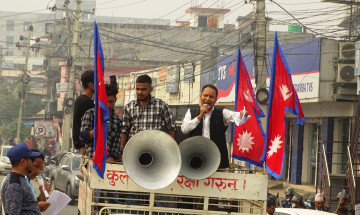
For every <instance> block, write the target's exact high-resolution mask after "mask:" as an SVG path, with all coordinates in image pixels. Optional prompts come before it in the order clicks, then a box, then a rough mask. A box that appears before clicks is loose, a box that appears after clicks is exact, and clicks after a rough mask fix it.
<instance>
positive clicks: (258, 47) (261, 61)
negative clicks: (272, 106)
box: [254, 0, 266, 91]
mask: <svg viewBox="0 0 360 215" xmlns="http://www.w3.org/2000/svg"><path fill="white" fill-rule="evenodd" d="M255 35H256V36H255V58H254V63H255V83H256V90H257V91H258V90H259V89H261V88H266V61H265V55H266V18H265V0H256V33H255Z"/></svg>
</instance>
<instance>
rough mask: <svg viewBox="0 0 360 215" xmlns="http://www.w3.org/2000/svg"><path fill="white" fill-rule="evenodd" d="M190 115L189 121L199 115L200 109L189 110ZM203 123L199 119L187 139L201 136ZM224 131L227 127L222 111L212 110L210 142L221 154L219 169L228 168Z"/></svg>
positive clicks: (218, 109)
mask: <svg viewBox="0 0 360 215" xmlns="http://www.w3.org/2000/svg"><path fill="white" fill-rule="evenodd" d="M190 113H191V119H194V118H195V117H196V116H198V115H199V114H200V109H199V108H196V109H190ZM203 121H204V120H203V119H201V120H200V123H199V124H198V125H197V126H196V128H195V129H194V130H192V131H190V133H189V137H193V136H202V131H203ZM226 129H227V126H225V125H224V116H223V109H222V108H221V109H220V108H214V111H213V112H212V114H211V117H210V140H212V141H213V142H214V143H215V144H216V145H217V147H218V148H219V151H220V154H221V162H220V166H219V168H228V167H229V158H228V150H227V146H226V137H225V131H226Z"/></svg>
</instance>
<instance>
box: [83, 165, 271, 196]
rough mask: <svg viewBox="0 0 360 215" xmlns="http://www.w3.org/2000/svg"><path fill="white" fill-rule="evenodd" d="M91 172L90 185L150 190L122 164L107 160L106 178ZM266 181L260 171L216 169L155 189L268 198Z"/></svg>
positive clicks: (109, 188) (193, 193) (104, 187)
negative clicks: (196, 178)
mask: <svg viewBox="0 0 360 215" xmlns="http://www.w3.org/2000/svg"><path fill="white" fill-rule="evenodd" d="M91 171H94V169H91ZM90 175H91V180H90V188H100V189H108V190H123V191H125V190H126V191H137V192H151V190H147V189H144V188H142V187H140V186H138V185H136V184H135V183H134V182H133V181H132V180H131V179H130V177H129V176H128V175H127V173H126V171H125V170H124V167H123V166H122V165H119V164H110V163H107V164H106V170H105V174H104V179H101V178H100V177H99V176H98V175H97V174H96V173H95V171H94V172H91V173H90ZM267 184H268V179H267V176H266V175H260V174H256V175H255V174H235V173H226V172H216V173H215V174H213V175H212V176H210V177H208V178H206V179H201V180H193V179H189V178H186V177H185V176H183V175H181V174H179V176H178V177H177V179H175V181H174V182H173V183H172V184H170V185H169V186H167V187H165V188H163V189H159V190H156V193H164V194H166V193H172V194H174V193H177V194H182V195H194V196H196V195H206V196H209V197H219V198H230V199H231V198H235V199H247V200H266V199H267Z"/></svg>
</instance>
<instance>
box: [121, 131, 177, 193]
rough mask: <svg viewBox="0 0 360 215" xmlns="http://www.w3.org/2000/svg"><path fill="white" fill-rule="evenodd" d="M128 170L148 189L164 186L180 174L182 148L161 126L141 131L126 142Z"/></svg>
mask: <svg viewBox="0 0 360 215" xmlns="http://www.w3.org/2000/svg"><path fill="white" fill-rule="evenodd" d="M123 165H124V168H125V171H126V173H127V174H128V175H129V177H130V178H131V180H133V181H134V182H135V183H136V184H137V185H139V186H141V187H143V188H145V189H151V190H155V189H161V188H164V187H166V186H168V185H170V184H171V183H172V182H173V181H174V180H175V179H176V178H177V176H178V175H179V172H180V167H181V155H180V149H179V147H178V144H177V143H176V141H175V140H174V139H173V138H172V137H171V136H170V135H168V134H167V133H165V132H162V131H159V130H148V131H142V132H139V133H137V134H135V135H134V136H133V137H131V138H130V140H129V141H128V142H127V144H126V146H125V149H124V153H123Z"/></svg>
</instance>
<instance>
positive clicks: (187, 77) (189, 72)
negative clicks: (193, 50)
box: [184, 66, 194, 83]
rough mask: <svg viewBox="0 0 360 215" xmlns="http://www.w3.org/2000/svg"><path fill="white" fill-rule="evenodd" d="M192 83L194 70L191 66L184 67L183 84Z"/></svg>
mask: <svg viewBox="0 0 360 215" xmlns="http://www.w3.org/2000/svg"><path fill="white" fill-rule="evenodd" d="M192 82H194V70H193V67H192V66H185V67H184V83H192Z"/></svg>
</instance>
